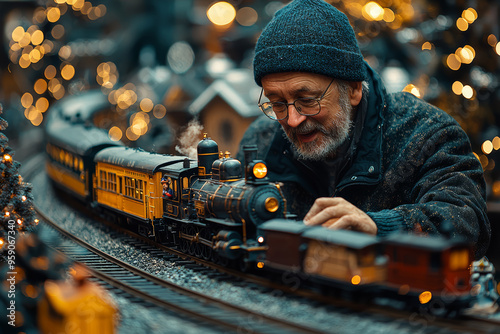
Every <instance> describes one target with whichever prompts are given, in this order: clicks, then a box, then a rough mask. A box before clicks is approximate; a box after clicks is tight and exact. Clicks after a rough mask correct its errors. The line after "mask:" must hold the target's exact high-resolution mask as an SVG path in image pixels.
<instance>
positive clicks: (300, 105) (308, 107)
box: [258, 79, 335, 121]
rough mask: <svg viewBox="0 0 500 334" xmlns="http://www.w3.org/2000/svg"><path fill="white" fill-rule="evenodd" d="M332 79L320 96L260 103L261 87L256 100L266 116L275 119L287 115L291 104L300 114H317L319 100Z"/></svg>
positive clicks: (277, 119) (280, 118) (319, 107)
mask: <svg viewBox="0 0 500 334" xmlns="http://www.w3.org/2000/svg"><path fill="white" fill-rule="evenodd" d="M333 80H335V79H332V81H330V83H329V84H328V87H326V89H325V91H324V92H323V94H321V97H320V98H314V97H301V98H299V99H296V100H295V101H293V102H291V103H286V102H264V103H260V100H261V99H262V93H263V92H264V89H262V90H261V91H260V97H259V102H258V105H259V108H260V110H262V112H263V113H264V114H265V115H266V116H267V117H269V118H270V119H273V120H276V121H281V120H282V119H285V118H287V117H288V106H289V105H293V106H294V107H295V110H297V112H298V113H299V114H301V115H304V116H315V115H317V114H319V112H320V111H321V104H320V101H321V100H322V99H323V97H325V94H326V92H327V91H328V88H330V86H331V85H332V83H333Z"/></svg>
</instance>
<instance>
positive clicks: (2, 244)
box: [0, 104, 38, 252]
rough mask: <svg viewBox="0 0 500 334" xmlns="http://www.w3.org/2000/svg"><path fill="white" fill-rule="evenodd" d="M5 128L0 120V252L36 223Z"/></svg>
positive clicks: (27, 192)
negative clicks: (9, 242)
mask: <svg viewBox="0 0 500 334" xmlns="http://www.w3.org/2000/svg"><path fill="white" fill-rule="evenodd" d="M1 113H2V105H1V104H0V114H1ZM7 126H8V123H7V121H6V120H4V119H3V118H2V117H0V131H2V132H0V210H1V211H0V250H1V251H4V252H5V251H6V250H7V247H6V245H7V243H8V239H9V237H10V238H11V239H14V238H16V237H17V236H18V234H19V233H20V232H24V231H33V230H34V228H35V226H36V224H37V223H38V220H37V219H36V218H35V211H34V210H33V195H32V194H31V184H29V183H25V182H24V181H23V178H22V177H21V175H20V174H19V168H20V166H21V164H20V163H19V162H17V161H15V160H14V158H13V156H14V151H13V150H12V148H10V147H9V146H8V141H9V140H8V138H7V136H6V135H5V134H4V133H3V131H5V129H6V128H7Z"/></svg>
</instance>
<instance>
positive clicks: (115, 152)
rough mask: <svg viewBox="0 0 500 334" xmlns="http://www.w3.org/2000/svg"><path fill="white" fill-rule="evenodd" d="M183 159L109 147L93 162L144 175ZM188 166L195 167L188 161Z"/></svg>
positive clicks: (133, 149)
mask: <svg viewBox="0 0 500 334" xmlns="http://www.w3.org/2000/svg"><path fill="white" fill-rule="evenodd" d="M184 159H186V157H185V156H173V155H165V154H158V153H152V152H146V151H143V150H141V149H136V148H130V147H110V148H106V149H104V150H102V151H100V152H99V153H98V154H97V155H96V156H95V158H94V161H95V162H104V163H108V164H111V165H120V166H122V167H125V168H130V169H133V170H136V171H140V172H144V173H156V172H157V171H158V169H159V168H161V167H164V166H169V165H173V164H176V163H182V162H183V161H184ZM193 162H194V163H193ZM190 166H191V167H193V166H196V162H195V161H194V160H190Z"/></svg>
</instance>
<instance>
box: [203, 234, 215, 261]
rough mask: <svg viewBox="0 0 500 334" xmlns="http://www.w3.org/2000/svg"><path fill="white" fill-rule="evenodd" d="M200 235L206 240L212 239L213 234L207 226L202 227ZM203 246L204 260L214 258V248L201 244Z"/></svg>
mask: <svg viewBox="0 0 500 334" xmlns="http://www.w3.org/2000/svg"><path fill="white" fill-rule="evenodd" d="M200 237H202V238H203V239H205V240H211V239H212V238H211V234H210V232H209V231H208V230H207V229H206V228H202V229H201V231H200ZM200 247H201V258H202V259H204V260H210V259H211V258H212V253H213V249H212V248H211V247H209V246H206V245H202V244H200Z"/></svg>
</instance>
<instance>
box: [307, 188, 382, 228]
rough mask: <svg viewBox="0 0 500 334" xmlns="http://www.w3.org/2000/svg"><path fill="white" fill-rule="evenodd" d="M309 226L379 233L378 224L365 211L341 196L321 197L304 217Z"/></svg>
mask: <svg viewBox="0 0 500 334" xmlns="http://www.w3.org/2000/svg"><path fill="white" fill-rule="evenodd" d="M304 223H305V224H306V225H309V226H314V225H322V226H324V227H327V228H331V229H335V230H340V229H344V230H354V231H359V232H364V233H368V234H372V235H376V234H377V225H375V222H374V221H373V220H372V219H371V218H370V217H369V216H368V215H367V214H366V213H364V212H363V211H361V210H360V209H358V208H357V207H355V206H354V205H352V204H351V203H349V202H348V201H346V200H345V199H343V198H340V197H321V198H318V199H316V201H314V204H313V206H312V207H311V209H310V210H309V212H308V213H307V214H306V216H305V217H304Z"/></svg>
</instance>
